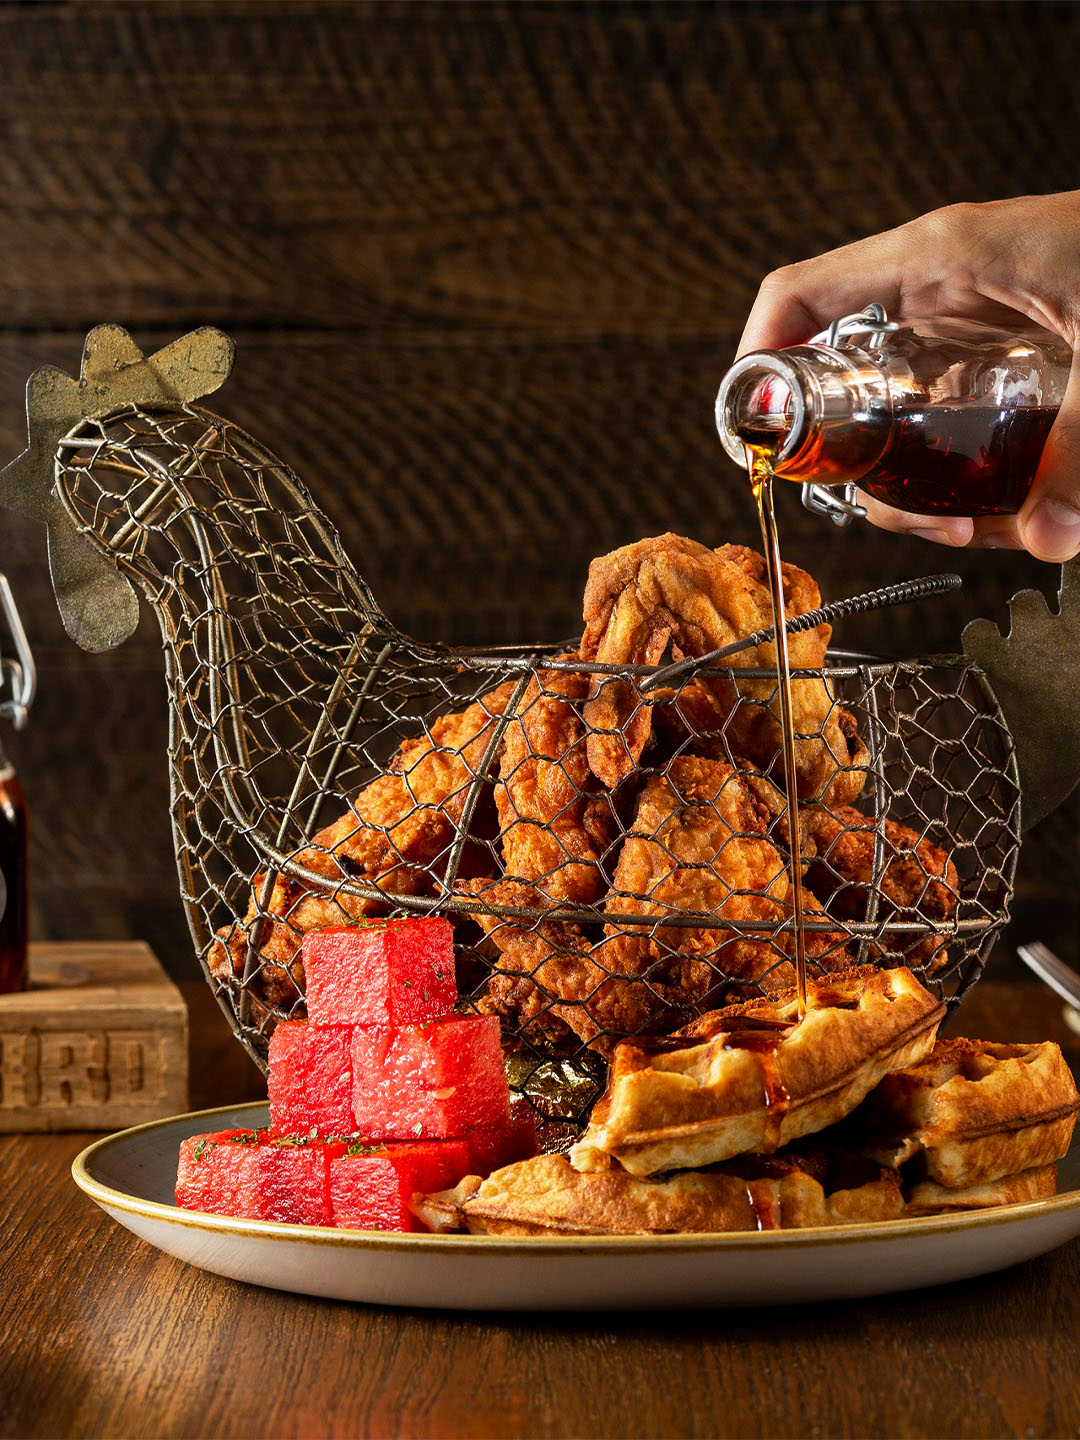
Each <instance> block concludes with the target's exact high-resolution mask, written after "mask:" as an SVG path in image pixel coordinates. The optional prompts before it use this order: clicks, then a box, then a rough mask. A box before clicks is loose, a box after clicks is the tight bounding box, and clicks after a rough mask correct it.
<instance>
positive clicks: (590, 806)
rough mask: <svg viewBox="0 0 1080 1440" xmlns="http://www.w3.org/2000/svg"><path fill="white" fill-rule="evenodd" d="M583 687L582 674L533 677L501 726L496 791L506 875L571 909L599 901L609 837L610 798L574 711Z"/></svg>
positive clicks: (585, 682)
mask: <svg viewBox="0 0 1080 1440" xmlns="http://www.w3.org/2000/svg"><path fill="white" fill-rule="evenodd" d="M564 658H567V659H576V658H577V657H576V656H567V657H564ZM588 689H589V680H588V676H586V675H583V674H576V673H574V672H572V671H559V670H543V671H540V672H539V673H538V674H537V675H534V676H533V678H532V680H531V681H530V682H529V686H528V688H527V690H526V691H525V694H524V695H523V696H522V699H521V704H520V705H519V706H518V709H517V712H516V714H515V715H514V717H513V719H512V720H511V721H510V723H509V725H508V726H507V728H506V732H505V735H504V737H503V743H502V754H501V758H500V761H499V782H498V784H497V785H496V787H495V805H496V808H497V810H498V814H499V826H500V830H501V838H502V850H503V859H504V861H505V865H506V873H507V875H508V876H511V877H513V878H515V879H518V880H525V881H530V882H533V883H534V884H535V885H536V886H537V887H538V888H539V889H540V890H542V891H543V892H544V894H545V895H548V896H549V897H550V898H551V899H552V900H555V901H566V902H568V903H571V904H591V903H592V902H593V901H594V900H597V899H599V897H600V895H601V894H602V892H603V890H604V888H605V880H604V874H603V871H602V869H601V861H602V859H603V856H604V853H605V851H606V850H607V848H608V846H610V844H611V843H612V841H613V839H614V837H615V834H616V824H615V817H614V814H613V812H612V808H611V801H610V798H609V796H608V795H607V794H606V793H597V786H596V782H595V780H594V779H593V776H592V774H591V772H590V770H589V759H588V755H587V753H586V748H585V725H584V722H583V721H582V719H581V715H580V713H579V710H580V703H581V702H582V701H583V700H584V699H585V697H586V695H587V694H588ZM575 701H576V702H578V704H577V706H576V707H575V704H574V703H573V702H575Z"/></svg>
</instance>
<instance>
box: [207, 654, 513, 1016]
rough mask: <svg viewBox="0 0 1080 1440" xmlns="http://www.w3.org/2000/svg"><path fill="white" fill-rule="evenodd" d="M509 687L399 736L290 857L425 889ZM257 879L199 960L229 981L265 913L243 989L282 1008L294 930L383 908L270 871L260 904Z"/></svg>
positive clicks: (295, 954) (296, 978)
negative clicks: (255, 968) (382, 769)
mask: <svg viewBox="0 0 1080 1440" xmlns="http://www.w3.org/2000/svg"><path fill="white" fill-rule="evenodd" d="M512 691H513V685H512V684H511V683H510V682H507V683H506V684H503V685H500V686H499V687H498V688H497V689H495V690H492V691H491V692H490V693H489V694H487V695H484V696H482V697H481V698H480V699H479V700H476V701H474V702H473V704H471V705H469V706H468V707H467V708H466V709H464V710H461V711H458V712H455V713H453V714H449V715H441V716H439V718H438V719H437V720H436V721H434V723H433V724H432V725H431V727H430V729H429V730H428V733H427V734H426V735H424V736H422V737H419V738H417V739H414V740H406V741H405V743H404V744H403V745H402V746H401V748H400V750H399V751H398V753H397V755H396V756H395V758H394V760H393V761H392V763H391V766H390V769H389V771H388V772H387V773H386V774H384V775H380V776H379V777H378V778H377V779H376V780H373V781H372V782H371V784H370V785H367V786H365V788H364V789H363V790H361V791H360V793H359V794H358V795H357V796H356V799H355V800H354V801H353V802H352V805H351V807H350V808H349V810H348V811H346V813H345V814H344V815H342V816H340V817H339V818H338V819H337V820H335V821H333V822H332V823H331V824H330V825H327V826H325V827H324V828H323V829H322V830H320V831H319V832H318V833H317V834H316V835H315V836H313V838H312V843H311V844H310V845H309V846H307V847H305V848H304V849H303V850H300V851H298V852H297V854H296V855H295V857H294V858H295V859H296V861H297V862H298V863H299V864H301V865H303V866H305V867H306V868H308V869H310V870H314V871H315V872H316V873H317V874H320V875H325V876H326V878H327V880H328V881H329V882H331V883H333V882H340V881H342V880H345V879H349V878H352V877H355V878H359V879H362V880H367V881H370V882H372V883H375V882H378V883H379V884H380V885H381V886H382V887H383V888H384V889H386V890H388V891H393V892H398V893H401V894H405V895H431V894H434V893H435V890H436V879H435V877H434V876H433V875H432V874H431V873H430V867H433V866H437V864H438V863H440V862H442V861H443V860H445V853H446V851H447V850H448V847H449V846H450V845H451V843H452V842H453V839H454V835H455V833H456V827H457V824H458V822H459V821H460V819H461V816H462V812H463V810H464V807H465V802H466V799H467V797H468V793H469V788H470V785H471V783H472V781H473V779H474V778H475V776H476V773H477V769H478V767H479V765H480V763H481V761H482V759H483V756H484V751H485V749H486V748H487V744H488V741H489V739H490V737H491V730H492V727H493V725H494V724H495V721H496V719H497V718H498V717H499V716H500V715H501V714H502V712H503V710H504V709H505V708H506V705H507V702H508V701H509V699H510V695H511V693H512ZM467 848H468V847H467ZM264 879H265V877H264V876H262V875H257V876H256V877H255V881H254V884H253V887H252V895H251V901H250V904H249V906H248V911H247V914H246V915H245V916H244V918H243V920H241V921H237V922H234V923H233V924H232V925H230V926H226V927H225V928H224V929H222V930H220V931H219V932H218V934H217V936H216V937H215V939H214V941H213V944H212V945H211V947H210V952H209V955H208V964H209V967H210V971H211V974H212V975H214V976H215V977H216V978H217V979H218V980H224V981H226V982H228V983H230V984H234V983H235V982H236V981H237V980H239V978H240V977H241V976H242V975H243V973H244V964H245V960H246V956H247V948H248V938H249V935H250V934H251V933H252V928H253V927H254V926H256V925H258V924H259V916H260V913H263V914H265V916H266V917H267V918H265V919H264V920H263V923H262V932H261V934H260V935H259V941H258V943H259V958H260V964H261V969H260V972H259V974H258V976H257V977H256V979H255V981H254V983H250V982H249V988H250V990H251V993H252V998H253V1000H254V1001H256V1002H263V1001H265V1002H268V1003H269V1004H272V1005H278V1006H285V1007H288V1006H290V1005H292V1004H294V1003H295V1002H296V1000H297V999H298V998H299V996H300V995H302V994H303V978H304V977H303V965H302V962H301V958H300V947H301V943H302V941H303V937H304V935H305V934H306V933H307V932H308V931H310V930H322V929H326V928H327V927H328V926H331V925H346V924H348V923H349V922H350V921H351V920H356V919H358V918H359V917H360V916H362V915H371V914H378V913H380V911H381V910H382V909H384V908H385V907H383V906H380V905H379V904H377V903H376V902H374V901H370V900H364V899H361V898H359V897H357V896H351V895H346V894H343V893H338V894H336V895H335V894H333V893H330V892H329V891H328V892H320V891H315V890H313V889H312V888H310V887H309V886H308V885H307V884H305V882H304V881H303V880H302V879H299V878H297V877H294V876H290V875H286V876H280V875H279V876H278V877H277V880H276V881H275V884H274V887H273V890H272V892H271V895H270V897H269V901H268V903H267V904H266V905H265V907H260V903H259V902H260V898H261V894H262V889H263V882H264Z"/></svg>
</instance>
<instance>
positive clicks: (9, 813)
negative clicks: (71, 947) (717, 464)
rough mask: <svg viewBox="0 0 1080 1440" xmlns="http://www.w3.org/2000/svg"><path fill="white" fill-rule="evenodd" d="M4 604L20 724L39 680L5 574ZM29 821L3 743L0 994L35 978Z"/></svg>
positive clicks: (2, 665) (5, 671) (11, 701)
mask: <svg viewBox="0 0 1080 1440" xmlns="http://www.w3.org/2000/svg"><path fill="white" fill-rule="evenodd" d="M0 608H2V609H3V612H4V614H5V616H6V617H7V621H8V626H9V629H10V630H11V633H12V635H13V637H14V640H15V649H16V653H17V654H18V657H19V658H18V660H14V659H9V658H8V657H6V656H5V657H3V658H2V659H0V677H2V682H3V686H4V688H5V690H6V687H7V685H8V683H9V682H10V686H11V693H10V697H8V696H7V695H5V696H4V699H3V700H2V701H0V715H4V716H7V717H8V718H10V719H12V720H13V721H14V724H15V729H16V730H21V729H22V728H23V726H24V725H25V723H26V715H27V711H28V710H29V708H30V705H31V704H32V702H33V698H34V691H35V689H36V686H37V676H36V671H35V669H34V660H33V656H32V655H31V653H30V646H29V644H28V642H27V639H26V632H25V631H24V630H23V626H22V621H21V619H20V618H19V612H18V610H17V608H16V606H15V600H14V597H13V596H12V594H11V587H10V586H9V585H8V582H7V578H6V576H4V575H0ZM29 861H30V852H29V821H28V816H27V809H26V796H25V794H24V793H23V788H22V786H21V785H20V784H19V780H18V777H17V775H16V774H15V767H14V766H13V765H12V764H11V761H10V760H9V759H8V757H7V756H6V755H5V753H4V750H3V747H2V746H0V994H8V993H11V992H12V991H15V990H25V989H26V988H27V986H28V985H29V983H30V974H29V966H28V963H27V940H28V931H29V918H30V912H29V899H28V872H29Z"/></svg>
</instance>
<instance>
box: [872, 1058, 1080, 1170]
mask: <svg viewBox="0 0 1080 1440" xmlns="http://www.w3.org/2000/svg"><path fill="white" fill-rule="evenodd" d="M1078 1108H1080V1096H1078V1095H1077V1091H1076V1084H1075V1082H1074V1080H1073V1077H1072V1073H1071V1072H1070V1070H1069V1067H1068V1065H1066V1063H1065V1060H1064V1058H1063V1057H1062V1054H1061V1051H1060V1049H1059V1048H1058V1047H1057V1046H1056V1045H1055V1044H1053V1043H1052V1042H1049V1041H1048V1042H1047V1043H1045V1044H1043V1045H997V1044H993V1043H991V1042H990V1041H987V1040H961V1039H955V1040H939V1041H938V1043H937V1044H936V1045H935V1046H934V1048H933V1050H932V1051H931V1052H930V1054H929V1056H928V1057H927V1058H926V1059H925V1060H924V1061H922V1062H921V1063H919V1064H917V1065H914V1066H913V1067H911V1068H910V1069H905V1070H901V1071H898V1072H896V1073H894V1074H891V1075H889V1076H888V1077H887V1078H886V1079H885V1080H883V1081H882V1083H881V1084H880V1085H879V1086H878V1088H877V1089H876V1090H875V1091H874V1093H873V1094H872V1095H871V1096H870V1097H869V1098H868V1099H867V1100H866V1101H865V1102H864V1104H863V1105H862V1106H861V1107H860V1108H859V1111H858V1112H857V1114H855V1115H853V1116H852V1117H851V1120H850V1122H849V1124H848V1126H847V1127H845V1128H846V1131H847V1137H846V1138H847V1139H848V1141H849V1142H850V1143H852V1144H854V1145H856V1146H857V1147H858V1148H859V1149H860V1150H861V1151H862V1152H863V1154H865V1155H867V1156H870V1157H871V1158H873V1159H874V1160H876V1161H877V1162H878V1163H879V1164H882V1165H892V1166H901V1165H904V1166H909V1167H910V1169H909V1171H908V1173H909V1174H911V1173H912V1172H914V1173H915V1174H917V1175H923V1176H925V1177H926V1178H927V1179H929V1180H931V1181H934V1182H936V1183H937V1184H938V1185H940V1186H944V1187H946V1188H947V1189H950V1190H960V1189H969V1188H971V1187H973V1186H982V1185H986V1184H988V1183H990V1182H993V1181H996V1180H1000V1179H1001V1178H1002V1177H1003V1176H1008V1175H1018V1174H1019V1173H1021V1172H1024V1171H1031V1170H1038V1169H1040V1168H1042V1167H1044V1166H1050V1165H1052V1164H1053V1163H1054V1162H1055V1161H1057V1160H1060V1159H1061V1157H1062V1156H1063V1155H1064V1154H1065V1152H1066V1151H1067V1150H1068V1148H1069V1142H1070V1140H1071V1139H1072V1132H1073V1126H1074V1124H1075V1123H1076V1112H1077V1109H1078Z"/></svg>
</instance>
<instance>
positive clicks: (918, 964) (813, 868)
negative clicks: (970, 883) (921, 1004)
mask: <svg viewBox="0 0 1080 1440" xmlns="http://www.w3.org/2000/svg"><path fill="white" fill-rule="evenodd" d="M800 815H801V820H802V821H803V822H804V823H805V824H806V827H807V832H808V834H809V837H810V842H811V844H812V846H813V851H814V857H815V858H813V859H812V861H811V863H810V865H809V867H808V869H807V872H806V885H807V887H809V889H810V890H812V891H813V893H814V894H815V895H816V896H817V897H818V899H819V900H821V901H822V902H823V903H824V905H825V908H826V909H827V910H828V912H829V914H831V915H835V916H836V917H837V919H839V920H865V919H866V912H867V902H868V899H869V896H870V885H871V882H872V880H873V869H874V834H875V825H874V821H873V820H871V819H869V818H868V817H867V816H865V815H863V814H862V813H861V812H860V811H858V810H855V809H854V808H853V807H852V806H850V805H845V806H842V807H841V808H840V809H838V810H834V811H831V812H830V811H828V810H825V809H823V808H822V807H821V806H820V805H807V806H805V807H804V808H803V810H802V811H801V812H800ZM882 863H883V865H884V871H883V873H882V877H881V888H880V897H879V900H878V910H877V918H878V919H879V920H930V921H935V922H940V921H947V920H951V919H952V918H953V916H954V915H955V913H956V905H957V900H958V896H959V889H960V881H959V877H958V875H957V873H956V866H955V865H954V864H953V862H952V860H951V858H950V857H949V855H948V853H947V852H946V851H945V850H943V849H942V848H941V846H940V845H936V844H935V843H934V842H933V841H932V840H930V839H929V838H928V837H927V836H925V835H920V834H919V833H918V831H916V830H912V829H910V828H909V827H908V826H906V825H898V824H897V823H896V821H894V820H888V819H887V820H886V821H885V824H884V835H883V860H882ZM948 943H949V942H948V940H947V939H944V938H942V937H941V936H938V935H925V936H923V937H921V938H918V939H907V940H905V937H903V936H897V937H895V939H894V940H893V941H892V942H890V941H889V940H888V939H886V938H884V937H883V939H882V940H881V941H877V942H875V943H874V944H873V945H871V947H870V953H871V955H872V956H875V957H879V958H880V957H881V956H883V955H884V954H886V953H890V954H893V955H895V953H896V947H899V946H905V947H906V948H905V949H904V951H903V963H904V964H905V965H908V966H910V967H911V968H913V969H914V968H922V969H924V970H926V971H927V972H928V973H933V972H934V971H935V970H938V969H940V968H941V966H942V965H944V964H945V963H946V960H947V958H948V954H947V951H948Z"/></svg>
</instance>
